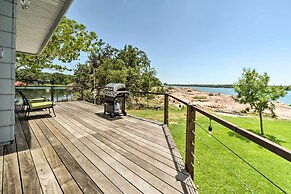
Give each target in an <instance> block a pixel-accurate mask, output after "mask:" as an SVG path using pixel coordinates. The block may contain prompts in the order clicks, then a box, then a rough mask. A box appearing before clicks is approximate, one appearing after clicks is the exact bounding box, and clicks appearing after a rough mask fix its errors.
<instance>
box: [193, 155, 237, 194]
mask: <svg viewBox="0 0 291 194" xmlns="http://www.w3.org/2000/svg"><path fill="white" fill-rule="evenodd" d="M191 154H192V156H193V157H194V158H195V157H197V156H196V155H197V154H196V155H195V154H194V153H193V152H191ZM200 155H201V157H202V158H203V160H204V161H205V162H206V164H207V165H208V166H207V167H210V168H211V169H212V171H213V172H215V168H214V167H213V166H212V165H211V163H210V162H209V161H208V160H207V159H206V157H205V155H204V154H201V153H200ZM215 174H216V175H217V176H218V177H219V178H220V179H221V180H223V178H222V177H221V176H220V175H219V173H215ZM223 182H224V186H225V187H226V188H227V189H228V190H229V191H230V192H232V193H235V192H234V191H233V190H232V189H231V188H230V187H229V186H228V184H227V183H226V182H225V181H223ZM216 188H217V186H216Z"/></svg>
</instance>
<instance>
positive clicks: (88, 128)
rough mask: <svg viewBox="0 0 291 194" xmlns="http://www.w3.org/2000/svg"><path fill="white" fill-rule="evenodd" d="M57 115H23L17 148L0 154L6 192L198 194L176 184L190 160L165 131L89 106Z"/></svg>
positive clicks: (66, 106) (68, 107)
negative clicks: (113, 115) (26, 117)
mask: <svg viewBox="0 0 291 194" xmlns="http://www.w3.org/2000/svg"><path fill="white" fill-rule="evenodd" d="M55 111H56V115H57V116H56V117H51V116H50V115H48V114H47V112H45V111H38V112H33V113H31V116H30V117H29V119H28V120H24V119H23V115H22V114H21V113H19V114H18V115H19V117H18V116H17V114H16V125H15V127H16V141H15V142H14V143H13V144H11V145H7V146H4V147H3V146H2V147H0V191H1V192H2V193H195V190H194V188H195V187H194V185H193V182H192V180H191V179H190V178H188V179H186V181H184V182H180V181H178V180H176V176H177V175H178V174H179V173H181V171H182V170H183V168H184V165H183V161H182V159H181V156H180V154H179V152H178V151H177V149H176V147H175V144H174V142H173V140H172V138H171V136H170V135H169V131H167V129H165V128H163V126H162V125H161V124H155V123H151V122H148V121H145V120H142V119H138V118H134V117H130V116H128V117H116V118H113V119H111V118H109V116H104V115H103V114H102V113H103V107H101V106H94V105H92V104H89V103H85V102H66V103H58V104H57V105H56V107H55Z"/></svg>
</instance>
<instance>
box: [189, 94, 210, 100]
mask: <svg viewBox="0 0 291 194" xmlns="http://www.w3.org/2000/svg"><path fill="white" fill-rule="evenodd" d="M192 98H193V99H198V100H205V99H207V97H206V96H199V95H196V96H193V97H192Z"/></svg>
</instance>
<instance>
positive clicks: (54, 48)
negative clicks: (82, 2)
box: [16, 17, 102, 71]
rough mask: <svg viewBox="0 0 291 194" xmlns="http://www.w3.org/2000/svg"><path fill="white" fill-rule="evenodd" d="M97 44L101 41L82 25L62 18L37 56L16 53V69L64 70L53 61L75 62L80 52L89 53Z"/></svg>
mask: <svg viewBox="0 0 291 194" xmlns="http://www.w3.org/2000/svg"><path fill="white" fill-rule="evenodd" d="M98 44H102V40H98V39H97V35H96V33H95V32H88V31H87V30H86V27H85V26H84V25H83V24H79V23H78V22H76V21H75V20H71V19H68V18H67V17H64V18H63V19H62V21H61V23H60V24H59V26H58V27H57V29H56V31H55V32H54V34H53V35H52V37H51V39H50V40H49V42H48V44H47V45H46V46H45V48H44V50H43V52H42V53H41V54H40V55H39V56H33V55H27V54H22V53H17V56H16V60H17V66H16V69H19V68H30V69H32V70H33V71H40V70H42V69H44V68H49V69H56V70H65V69H67V68H66V67H63V66H61V65H59V64H55V63H54V60H55V59H57V60H59V61H61V62H63V63H69V62H71V61H74V60H77V59H78V58H79V56H80V52H89V51H90V50H91V49H93V48H95V47H97V45H98Z"/></svg>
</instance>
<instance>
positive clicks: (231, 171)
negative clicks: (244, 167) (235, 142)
mask: <svg viewBox="0 0 291 194" xmlns="http://www.w3.org/2000/svg"><path fill="white" fill-rule="evenodd" d="M192 133H193V134H194V135H195V137H197V138H198V140H200V141H201V143H202V144H203V145H204V146H205V147H206V148H208V149H209V150H210V152H211V154H212V155H213V156H214V157H216V158H217V159H218V160H219V161H220V163H221V164H223V166H224V167H225V168H226V169H227V170H229V172H230V173H231V174H233V175H234V176H235V177H236V178H237V179H238V180H239V181H240V182H241V183H242V185H243V186H244V187H246V188H247V190H249V191H250V192H251V193H254V192H253V191H252V190H251V188H250V187H249V186H248V185H247V184H246V183H245V182H244V181H243V180H242V179H241V178H240V177H239V176H238V175H237V174H236V173H235V172H234V171H233V170H232V169H231V168H229V167H228V166H227V165H226V164H225V163H224V162H223V160H222V159H221V158H219V157H218V155H219V154H218V153H214V151H212V150H211V148H210V147H209V146H208V145H207V144H206V143H205V142H204V140H202V138H201V137H200V136H198V135H197V134H196V133H195V132H194V131H193V130H192ZM220 178H221V177H220Z"/></svg>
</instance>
